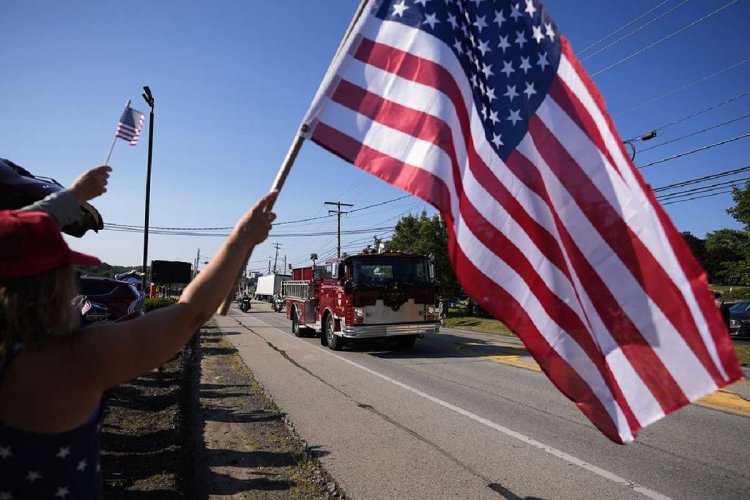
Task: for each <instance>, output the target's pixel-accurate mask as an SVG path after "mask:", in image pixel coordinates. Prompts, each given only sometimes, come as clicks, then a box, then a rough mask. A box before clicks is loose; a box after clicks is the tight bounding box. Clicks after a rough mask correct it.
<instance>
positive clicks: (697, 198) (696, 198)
mask: <svg viewBox="0 0 750 500" xmlns="http://www.w3.org/2000/svg"><path fill="white" fill-rule="evenodd" d="M731 192H732V190H731V189H730V190H727V191H719V192H717V193H711V194H706V195H703V196H694V197H692V198H686V199H684V200H675V201H668V202H666V203H662V206H666V205H674V204H675V203H684V202H686V201H693V200H700V199H701V198H710V197H712V196H719V195H720V194H727V193H731Z"/></svg>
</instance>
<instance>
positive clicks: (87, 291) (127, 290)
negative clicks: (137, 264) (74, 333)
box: [76, 276, 143, 326]
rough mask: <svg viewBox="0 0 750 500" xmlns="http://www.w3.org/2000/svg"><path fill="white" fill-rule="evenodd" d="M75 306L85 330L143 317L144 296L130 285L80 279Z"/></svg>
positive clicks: (105, 279)
mask: <svg viewBox="0 0 750 500" xmlns="http://www.w3.org/2000/svg"><path fill="white" fill-rule="evenodd" d="M76 304H77V306H78V308H79V310H80V311H81V324H82V325H84V326H85V325H88V324H91V323H96V322H98V321H126V320H128V319H132V318H135V317H138V316H141V315H143V295H141V293H140V292H139V291H138V290H136V288H135V287H134V286H133V285H131V284H130V283H126V282H125V281H119V280H115V279H112V278H102V277H99V276H81V277H80V290H79V295H78V297H77V299H76Z"/></svg>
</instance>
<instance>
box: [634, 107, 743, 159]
mask: <svg viewBox="0 0 750 500" xmlns="http://www.w3.org/2000/svg"><path fill="white" fill-rule="evenodd" d="M745 118H750V113H748V114H746V115H744V116H740V117H739V118H735V119H733V120H729V121H725V122H723V123H719V124H717V125H713V126H711V127H706V128H704V129H702V130H698V131H697V132H692V133H690V134H686V135H683V136H680V137H675V138H674V139H671V140H669V141H665V142H660V143H658V144H655V145H653V146H651V147H649V148H644V149H641V150H640V151H638V152H639V153H643V152H644V151H649V150H652V149H656V148H660V147H662V146H666V145H667V144H672V143H673V142H677V141H681V140H682V139H687V138H688V137H694V136H696V135H698V134H702V133H704V132H708V131H709V130H714V129H717V128H719V127H723V126H724V125H729V124H730V123H734V122H738V121H740V120H744V119H745Z"/></svg>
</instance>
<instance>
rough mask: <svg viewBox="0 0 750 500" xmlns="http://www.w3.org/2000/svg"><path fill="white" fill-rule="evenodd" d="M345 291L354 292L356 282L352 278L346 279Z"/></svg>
mask: <svg viewBox="0 0 750 500" xmlns="http://www.w3.org/2000/svg"><path fill="white" fill-rule="evenodd" d="M344 291H345V292H346V293H352V292H353V291H354V282H352V280H346V281H344Z"/></svg>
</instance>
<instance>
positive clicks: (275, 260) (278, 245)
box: [271, 243, 281, 274]
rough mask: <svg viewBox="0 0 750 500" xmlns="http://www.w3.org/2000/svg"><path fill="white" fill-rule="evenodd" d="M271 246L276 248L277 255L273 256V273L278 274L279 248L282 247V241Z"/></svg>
mask: <svg viewBox="0 0 750 500" xmlns="http://www.w3.org/2000/svg"><path fill="white" fill-rule="evenodd" d="M271 246H272V247H274V248H275V249H276V255H275V256H274V258H273V274H276V262H277V261H278V260H279V248H281V243H274V244H273V245H271Z"/></svg>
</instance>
